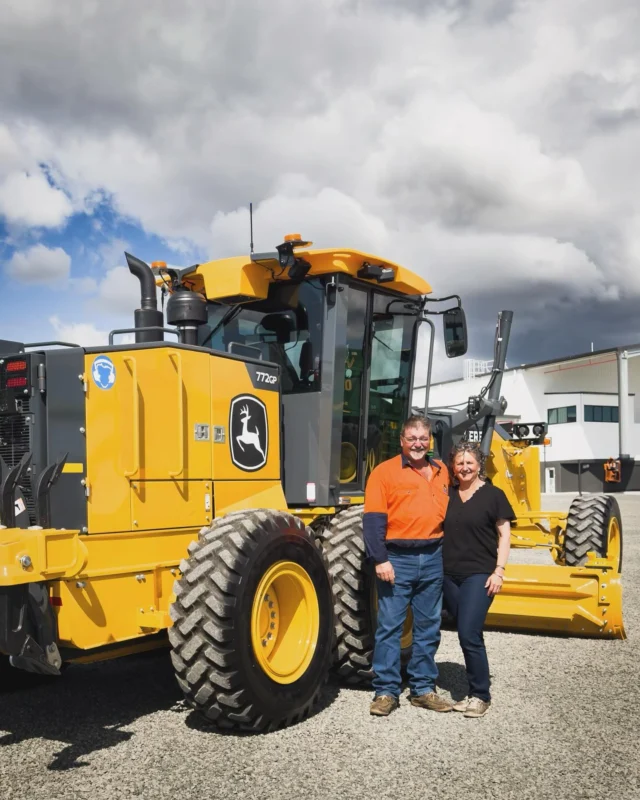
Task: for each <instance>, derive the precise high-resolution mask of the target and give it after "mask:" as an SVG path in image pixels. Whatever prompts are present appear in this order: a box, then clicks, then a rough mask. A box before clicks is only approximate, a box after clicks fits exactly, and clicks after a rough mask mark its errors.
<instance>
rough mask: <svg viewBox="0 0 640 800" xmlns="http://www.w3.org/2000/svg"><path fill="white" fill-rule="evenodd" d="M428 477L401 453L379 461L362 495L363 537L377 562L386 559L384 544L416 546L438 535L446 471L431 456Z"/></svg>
mask: <svg viewBox="0 0 640 800" xmlns="http://www.w3.org/2000/svg"><path fill="white" fill-rule="evenodd" d="M429 464H430V465H431V468H432V475H431V480H427V478H425V477H423V476H422V475H421V474H420V473H419V472H418V471H417V470H415V469H414V468H413V467H412V466H411V462H410V461H409V459H408V458H406V457H405V456H404V455H399V456H396V457H395V458H390V459H389V460H388V461H383V462H382V464H379V465H378V466H377V467H376V468H375V469H374V470H373V472H372V473H371V475H370V476H369V480H368V481H367V487H366V490H365V495H364V540H365V546H366V550H367V555H368V556H369V557H371V558H372V559H373V560H374V561H375V562H376V563H377V564H381V563H383V562H384V561H386V560H387V557H388V554H387V545H388V544H394V545H397V546H399V547H407V548H409V547H416V546H420V545H424V544H427V543H428V542H431V541H434V540H437V539H441V538H442V536H443V522H444V516H445V513H446V511H447V505H448V503H449V483H450V479H449V471H448V469H447V468H446V467H445V466H444V464H443V463H442V462H441V461H436V460H435V459H430V460H429Z"/></svg>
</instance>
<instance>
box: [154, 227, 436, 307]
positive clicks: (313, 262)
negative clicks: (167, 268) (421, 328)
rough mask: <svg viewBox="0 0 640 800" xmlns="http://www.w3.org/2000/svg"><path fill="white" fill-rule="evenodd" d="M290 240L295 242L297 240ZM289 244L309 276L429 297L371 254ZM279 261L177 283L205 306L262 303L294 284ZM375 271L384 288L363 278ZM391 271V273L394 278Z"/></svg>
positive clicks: (256, 260) (243, 264)
mask: <svg viewBox="0 0 640 800" xmlns="http://www.w3.org/2000/svg"><path fill="white" fill-rule="evenodd" d="M293 236H294V237H297V235H296V234H293ZM287 242H289V243H290V244H291V245H292V248H291V249H290V250H291V252H292V253H293V256H294V257H295V259H296V261H298V262H299V261H301V262H302V263H303V264H304V265H305V267H303V269H306V265H307V264H308V265H309V269H308V271H307V272H306V275H307V276H319V275H327V274H331V273H341V274H344V275H351V276H352V277H353V278H356V279H357V280H359V281H362V282H363V283H364V284H366V283H369V284H372V285H374V286H378V285H379V286H382V287H383V288H385V289H390V290H391V291H394V292H398V293H399V294H401V295H406V296H419V295H425V294H429V293H430V292H431V291H432V290H431V286H430V285H429V284H428V283H427V281H425V280H424V278H421V277H420V276H419V275H416V274H415V273H414V272H411V271H410V270H408V269H406V268H405V267H401V266H400V265H399V264H395V263H394V262H393V261H389V260H387V259H384V258H380V257H379V256H375V255H372V254H371V253H365V252H363V251H361V250H352V249H348V248H346V249H340V250H338V249H329V250H311V249H307V247H306V246H307V245H309V244H311V243H310V242H302V241H301V240H300V239H299V237H297V238H290V237H285V244H286V243H287ZM281 247H282V246H281ZM279 255H280V253H279V252H277V251H276V252H273V253H254V254H251V255H249V256H234V257H232V258H220V259H217V260H215V261H207V262H206V263H204V264H198V265H196V266H194V267H191V268H188V269H185V270H180V281H181V282H182V283H183V284H184V285H185V286H188V287H189V288H190V289H193V290H194V291H198V292H202V293H203V294H204V295H205V297H206V298H207V299H208V300H216V301H220V302H226V303H241V302H249V301H251V300H261V299H264V298H266V297H267V294H268V290H269V285H270V284H271V283H274V282H275V281H280V280H286V279H287V278H291V279H293V276H290V275H289V273H290V271H291V269H292V268H291V267H290V266H286V267H282V264H281V261H280V260H279ZM376 267H380V268H382V269H383V270H386V272H385V278H386V279H385V280H384V282H379V281H378V279H377V278H376V277H375V275H372V277H365V275H366V274H367V273H376V272H377V273H378V274H379V272H380V271H379V270H376V269H375V268H376ZM363 268H365V269H364V272H363ZM372 268H373V269H372ZM389 270H391V271H392V273H393V275H392V276H391V273H390V272H389ZM359 272H360V273H361V274H360V275H358V273H359ZM162 282H163V281H162V278H159V279H158V280H157V283H158V284H162Z"/></svg>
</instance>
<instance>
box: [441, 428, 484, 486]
mask: <svg viewBox="0 0 640 800" xmlns="http://www.w3.org/2000/svg"><path fill="white" fill-rule="evenodd" d="M462 453H471V455H472V456H473V457H474V458H475V460H476V461H477V462H478V464H479V465H480V471H479V472H478V476H479V477H480V478H483V479H486V477H487V475H486V473H485V463H486V460H487V459H486V456H485V454H484V453H483V452H482V450H481V449H480V445H479V444H478V442H467V441H465V440H464V439H461V440H460V441H459V442H458V444H456V445H454V446H453V447H452V448H451V453H450V454H449V472H450V473H451V482H452V483H453V485H454V486H457V485H458V479H457V478H456V477H455V476H454V474H453V463H454V461H455V460H456V458H457V457H458V456H459V455H460V454H462Z"/></svg>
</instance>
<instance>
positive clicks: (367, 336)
mask: <svg viewBox="0 0 640 800" xmlns="http://www.w3.org/2000/svg"><path fill="white" fill-rule="evenodd" d="M347 291H348V305H347V325H346V330H347V333H346V340H347V341H346V357H345V363H344V374H343V380H344V401H343V408H342V443H341V453H340V455H341V458H340V491H341V493H342V494H354V493H358V492H362V491H363V490H364V486H365V483H366V480H367V478H368V476H369V474H370V473H371V471H372V470H373V469H374V468H375V467H376V466H377V465H378V464H379V463H380V462H381V461H385V460H387V459H389V458H392V457H393V456H395V455H397V454H398V453H399V452H400V428H401V426H402V422H403V421H404V419H406V417H407V416H408V415H409V413H410V404H411V390H412V380H413V368H414V361H415V352H416V344H417V339H416V335H417V323H416V318H415V317H413V316H404V315H400V314H394V313H392V309H393V308H395V309H402V306H401V304H399V303H395V304H394V305H393V306H390V302H391V301H392V300H394V299H397V298H396V296H395V295H390V294H386V293H384V292H380V291H376V290H372V289H368V288H360V287H359V286H354V285H350V286H348V288H347Z"/></svg>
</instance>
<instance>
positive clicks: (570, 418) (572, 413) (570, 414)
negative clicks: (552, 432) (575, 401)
mask: <svg viewBox="0 0 640 800" xmlns="http://www.w3.org/2000/svg"><path fill="white" fill-rule="evenodd" d="M575 421H576V407H575V406H564V407H563V408H550V409H549V410H548V411H547V422H548V423H549V425H560V424H562V423H563V422H575Z"/></svg>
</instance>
